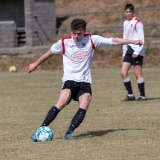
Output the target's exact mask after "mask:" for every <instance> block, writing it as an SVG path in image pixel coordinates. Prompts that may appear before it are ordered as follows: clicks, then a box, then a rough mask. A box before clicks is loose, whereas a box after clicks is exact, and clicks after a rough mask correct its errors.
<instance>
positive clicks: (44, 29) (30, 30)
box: [25, 0, 56, 46]
mask: <svg viewBox="0 0 160 160" xmlns="http://www.w3.org/2000/svg"><path fill="white" fill-rule="evenodd" d="M25 30H26V45H27V46H38V45H43V44H45V43H46V42H49V41H52V39H53V38H54V36H55V34H56V15H55V1H54V0H25Z"/></svg>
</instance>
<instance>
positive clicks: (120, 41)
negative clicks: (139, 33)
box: [112, 38, 143, 45]
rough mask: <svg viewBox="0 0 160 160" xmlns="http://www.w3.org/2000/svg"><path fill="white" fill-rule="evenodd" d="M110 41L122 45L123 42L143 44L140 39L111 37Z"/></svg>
mask: <svg viewBox="0 0 160 160" xmlns="http://www.w3.org/2000/svg"><path fill="white" fill-rule="evenodd" d="M112 42H113V45H124V44H135V45H142V44H143V42H142V41H141V40H128V39H123V38H113V39H112Z"/></svg>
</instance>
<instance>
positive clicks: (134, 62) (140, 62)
mask: <svg viewBox="0 0 160 160" xmlns="http://www.w3.org/2000/svg"><path fill="white" fill-rule="evenodd" d="M133 52H134V50H133V49H132V48H131V47H130V46H128V50H127V52H126V54H125V56H124V59H123V62H128V63H131V64H132V65H134V66H136V65H140V66H142V65H143V56H138V57H137V58H132V54H133Z"/></svg>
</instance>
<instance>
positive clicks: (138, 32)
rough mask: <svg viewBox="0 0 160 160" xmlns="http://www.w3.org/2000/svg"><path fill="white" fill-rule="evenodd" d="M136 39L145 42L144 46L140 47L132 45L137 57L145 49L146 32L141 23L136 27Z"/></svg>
mask: <svg viewBox="0 0 160 160" xmlns="http://www.w3.org/2000/svg"><path fill="white" fill-rule="evenodd" d="M135 27H136V28H135V30H136V31H135V32H136V34H135V37H134V39H135V40H141V41H142V42H143V45H142V46H139V45H132V48H133V50H134V51H135V52H134V54H136V55H139V54H140V52H141V50H142V49H143V47H144V30H143V24H142V23H141V22H139V23H137V24H136V26H135Z"/></svg>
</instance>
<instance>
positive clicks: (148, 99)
mask: <svg viewBox="0 0 160 160" xmlns="http://www.w3.org/2000/svg"><path fill="white" fill-rule="evenodd" d="M156 99H160V97H157V98H147V101H150V100H156Z"/></svg>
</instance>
